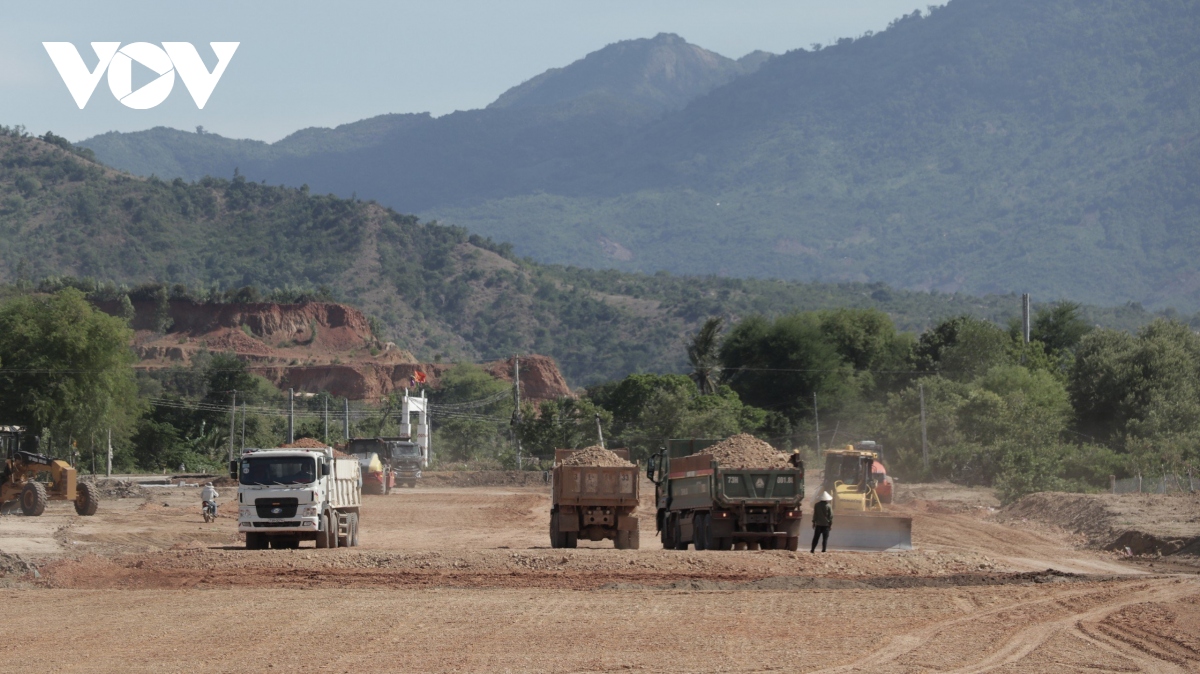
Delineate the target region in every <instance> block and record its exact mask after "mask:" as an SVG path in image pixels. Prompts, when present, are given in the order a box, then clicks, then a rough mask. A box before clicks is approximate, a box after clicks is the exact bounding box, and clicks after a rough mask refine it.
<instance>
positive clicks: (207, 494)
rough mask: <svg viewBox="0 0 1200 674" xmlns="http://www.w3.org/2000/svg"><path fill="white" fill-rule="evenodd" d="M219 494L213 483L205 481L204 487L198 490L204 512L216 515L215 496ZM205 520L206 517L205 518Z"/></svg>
mask: <svg viewBox="0 0 1200 674" xmlns="http://www.w3.org/2000/svg"><path fill="white" fill-rule="evenodd" d="M218 496H220V494H219V493H217V490H216V489H214V488H213V483H211V482H205V483H204V488H203V489H201V490H200V501H201V508H202V509H204V510H205V513H206V514H211V516H212V517H214V518H215V517H216V516H217V497H218ZM210 504H211V505H210ZM205 520H206V521H207V517H206V518H205Z"/></svg>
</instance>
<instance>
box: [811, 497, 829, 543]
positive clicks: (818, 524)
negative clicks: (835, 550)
mask: <svg viewBox="0 0 1200 674" xmlns="http://www.w3.org/2000/svg"><path fill="white" fill-rule="evenodd" d="M812 523H813V542H812V548H811V549H810V550H809V552H810V553H811V552H816V551H817V540H818V539H820V541H821V552H825V546H826V545H828V543H829V529H830V528H832V527H833V496H831V495H830V494H829V492H827V491H823V492H821V497H820V498H819V499H817V503H816V505H814V506H813V518H812Z"/></svg>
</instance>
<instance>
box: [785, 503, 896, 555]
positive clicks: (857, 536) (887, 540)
mask: <svg viewBox="0 0 1200 674" xmlns="http://www.w3.org/2000/svg"><path fill="white" fill-rule="evenodd" d="M805 536H809V537H811V536H812V511H811V510H809V511H807V512H805V513H804V520H803V523H802V524H801V529H800V539H801V543H802V544H803V543H805V542H807V541H805V540H804V538H805ZM808 540H809V541H811V540H812V539H811V538H809V539H808ZM828 549H829V550H849V551H855V552H891V551H893V550H912V549H913V546H912V518H911V517H906V516H903V515H896V514H893V513H881V512H857V513H850V512H836V511H835V512H834V515H833V528H832V529H830V530H829V548H828Z"/></svg>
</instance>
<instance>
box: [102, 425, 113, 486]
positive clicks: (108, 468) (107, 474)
mask: <svg viewBox="0 0 1200 674" xmlns="http://www.w3.org/2000/svg"><path fill="white" fill-rule="evenodd" d="M104 477H112V429H111V428H110V429H108V465H107V466H106V467H105V468H104Z"/></svg>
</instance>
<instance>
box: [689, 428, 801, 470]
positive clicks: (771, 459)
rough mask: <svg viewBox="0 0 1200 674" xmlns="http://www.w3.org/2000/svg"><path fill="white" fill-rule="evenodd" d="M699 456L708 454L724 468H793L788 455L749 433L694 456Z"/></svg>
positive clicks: (719, 443) (736, 436) (722, 442)
mask: <svg viewBox="0 0 1200 674" xmlns="http://www.w3.org/2000/svg"><path fill="white" fill-rule="evenodd" d="M698 454H708V455H709V456H711V457H712V458H714V459H716V460H717V463H718V464H719V465H720V466H721V467H723V468H734V469H747V468H764V469H768V468H769V469H775V468H788V467H790V466H791V464H790V463H788V455H787V454H784V453H783V452H780V451H779V450H777V449H775V448H774V447H772V446H771V445H770V444H768V443H766V442H764V441H762V440H759V439H758V438H756V437H754V436H753V435H749V434H747V433H742V434H741V435H735V436H733V437H732V438H729V439H728V440H723V441H721V442H718V443H717V444H715V445H713V446H712V447H709V448H708V449H703V450H701V451H699V452H696V454H694V455H693V456H695V455H698Z"/></svg>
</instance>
